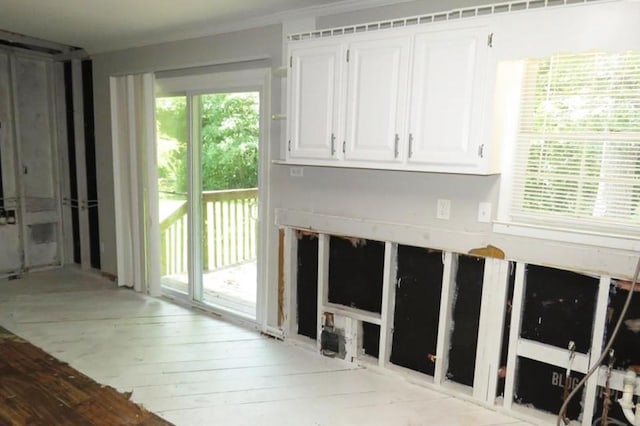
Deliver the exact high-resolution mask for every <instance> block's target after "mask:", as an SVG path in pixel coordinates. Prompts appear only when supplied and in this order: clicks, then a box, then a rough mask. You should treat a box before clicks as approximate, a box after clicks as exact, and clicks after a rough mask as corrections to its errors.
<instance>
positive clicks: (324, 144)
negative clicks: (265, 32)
mask: <svg viewBox="0 0 640 426" xmlns="http://www.w3.org/2000/svg"><path fill="white" fill-rule="evenodd" d="M342 52H344V49H343V48H342V47H341V45H340V44H326V43H324V44H312V45H309V44H304V46H302V45H301V46H299V47H297V46H291V47H290V50H289V53H290V74H289V103H288V105H289V112H288V123H289V126H288V129H289V134H288V138H287V139H288V140H287V144H288V146H287V159H291V160H295V159H333V158H337V155H336V153H337V144H338V140H337V138H338V136H339V135H337V131H338V121H339V115H340V106H339V102H340V99H341V96H340V93H341V78H342V76H341V73H342V70H343V65H342V62H341V59H342V58H341V53H342Z"/></svg>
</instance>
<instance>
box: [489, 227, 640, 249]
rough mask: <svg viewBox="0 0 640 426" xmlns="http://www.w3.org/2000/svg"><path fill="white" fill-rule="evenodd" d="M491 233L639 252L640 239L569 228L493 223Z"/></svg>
mask: <svg viewBox="0 0 640 426" xmlns="http://www.w3.org/2000/svg"><path fill="white" fill-rule="evenodd" d="M493 232H495V233H498V234H508V235H515V236H518V237H528V238H537V239H542V240H551V241H561V242H566V243H574V244H582V245H588V246H596V247H605V248H612V249H619V250H629V251H635V252H640V238H639V237H630V236H627V235H620V234H607V233H603V232H589V231H582V230H576V229H569V228H561V227H552V226H541V225H530V224H523V223H513V222H503V221H495V222H493Z"/></svg>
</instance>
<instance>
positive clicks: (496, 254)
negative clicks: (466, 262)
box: [469, 245, 504, 259]
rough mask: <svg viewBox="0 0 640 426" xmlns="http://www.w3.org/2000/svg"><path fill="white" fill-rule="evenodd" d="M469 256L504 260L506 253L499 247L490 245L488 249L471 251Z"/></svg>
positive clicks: (482, 248) (480, 248)
mask: <svg viewBox="0 0 640 426" xmlns="http://www.w3.org/2000/svg"><path fill="white" fill-rule="evenodd" d="M469 254H470V255H472V256H481V257H492V258H495V259H504V251H502V250H501V249H499V248H498V247H495V246H492V245H488V246H486V247H478V248H474V249H471V250H469Z"/></svg>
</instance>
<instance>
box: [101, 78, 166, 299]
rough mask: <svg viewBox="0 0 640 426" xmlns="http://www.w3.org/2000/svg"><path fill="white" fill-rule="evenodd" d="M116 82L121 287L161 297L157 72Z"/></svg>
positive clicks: (115, 166)
mask: <svg viewBox="0 0 640 426" xmlns="http://www.w3.org/2000/svg"><path fill="white" fill-rule="evenodd" d="M110 84H111V134H112V144H113V180H114V182H113V184H114V197H115V205H114V208H115V222H116V248H117V259H118V285H119V286H125V287H133V288H134V289H135V290H136V291H139V292H144V293H148V294H151V295H152V296H157V295H159V294H160V249H159V247H160V244H159V238H160V236H159V226H158V190H157V182H158V179H157V168H156V144H155V99H154V76H153V74H152V73H146V74H135V75H126V76H121V77H111V79H110ZM98 161H100V159H98Z"/></svg>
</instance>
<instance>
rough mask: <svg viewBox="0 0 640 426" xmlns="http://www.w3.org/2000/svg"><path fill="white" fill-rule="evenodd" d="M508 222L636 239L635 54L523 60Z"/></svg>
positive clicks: (639, 82)
mask: <svg viewBox="0 0 640 426" xmlns="http://www.w3.org/2000/svg"><path fill="white" fill-rule="evenodd" d="M520 99H521V102H520V117H519V118H520V121H519V127H518V134H517V138H516V146H515V161H514V163H513V186H512V188H513V190H512V191H513V192H512V194H511V195H512V198H511V219H512V220H513V221H514V222H520V223H530V224H540V225H545V224H552V225H554V226H568V227H570V228H572V229H588V230H591V229H594V228H597V229H598V230H611V229H614V230H617V231H620V230H625V229H626V230H632V231H633V230H634V228H635V232H636V233H640V228H638V226H639V225H640V52H635V51H634V52H623V53H613V54H612V53H603V52H589V53H584V54H559V55H554V56H551V57H546V58H542V59H528V60H526V61H525V67H524V75H523V82H522V92H521V98H520Z"/></svg>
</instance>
